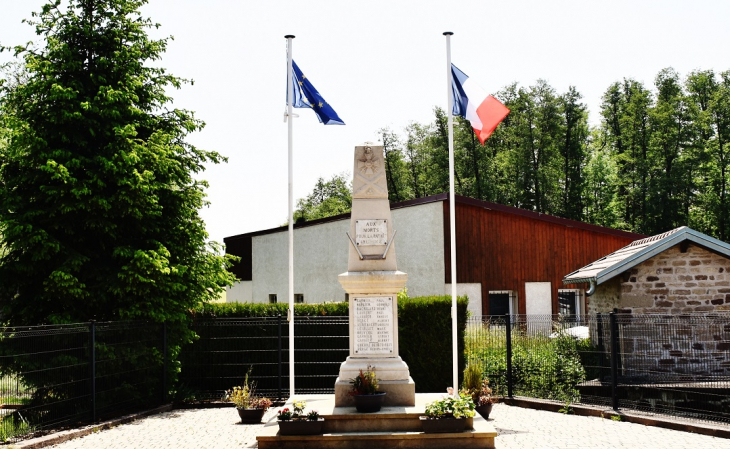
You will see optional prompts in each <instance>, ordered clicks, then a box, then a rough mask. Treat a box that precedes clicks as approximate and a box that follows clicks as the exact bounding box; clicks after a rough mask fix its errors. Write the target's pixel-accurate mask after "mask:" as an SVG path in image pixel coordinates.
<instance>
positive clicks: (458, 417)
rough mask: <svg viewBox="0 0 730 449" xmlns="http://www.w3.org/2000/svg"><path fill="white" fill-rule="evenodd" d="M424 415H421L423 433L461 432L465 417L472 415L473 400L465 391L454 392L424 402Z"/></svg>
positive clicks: (464, 425)
mask: <svg viewBox="0 0 730 449" xmlns="http://www.w3.org/2000/svg"><path fill="white" fill-rule="evenodd" d="M425 415H426V416H421V417H420V420H421V426H422V427H423V431H424V432H425V433H457V432H463V431H464V428H465V427H466V421H467V418H471V417H473V416H474V401H473V400H472V398H471V396H469V395H468V394H465V393H454V392H453V389H452V388H450V389H449V395H447V396H444V397H442V398H441V399H439V400H437V401H433V402H430V403H428V404H426V413H425Z"/></svg>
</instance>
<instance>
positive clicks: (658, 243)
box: [563, 226, 730, 285]
mask: <svg viewBox="0 0 730 449" xmlns="http://www.w3.org/2000/svg"><path fill="white" fill-rule="evenodd" d="M682 242H692V243H695V244H697V245H699V246H702V247H704V248H706V249H708V250H710V251H713V252H715V253H717V254H720V255H722V256H725V257H728V258H730V245H729V244H727V243H725V242H723V241H721V240H718V239H716V238H713V237H710V236H709V235H706V234H703V233H701V232H698V231H695V230H694V229H690V228H688V227H686V226H682V227H680V228H676V229H672V230H671V231H667V232H665V233H663V234H659V235H654V236H651V237H646V238H643V239H641V240H636V241H634V242H631V243H630V244H629V245H627V246H624V247H623V248H621V249H619V250H618V251H614V252H613V253H611V254H609V255H607V256H605V257H602V258H600V259H598V260H597V261H595V262H593V263H590V264H588V265H586V266H585V267H583V268H581V269H579V270H576V271H574V272H572V273H570V274H568V275H567V276H565V277H564V278H563V282H564V283H566V284H581V283H585V282H591V281H593V282H595V283H596V285H600V284H602V283H604V282H606V281H608V280H609V279H612V278H614V277H615V276H617V275H619V274H621V273H623V272H624V271H626V270H628V269H631V268H633V267H634V266H636V265H638V264H640V263H642V262H644V261H645V260H648V259H650V258H652V257H654V256H656V255H657V254H659V253H661V252H663V251H666V250H668V249H669V248H671V247H673V246H675V245H678V244H680V243H682Z"/></svg>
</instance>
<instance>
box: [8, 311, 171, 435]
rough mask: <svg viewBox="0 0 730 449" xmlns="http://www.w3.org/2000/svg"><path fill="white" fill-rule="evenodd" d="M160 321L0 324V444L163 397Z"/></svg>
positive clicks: (162, 328) (163, 349)
mask: <svg viewBox="0 0 730 449" xmlns="http://www.w3.org/2000/svg"><path fill="white" fill-rule="evenodd" d="M165 360H166V345H165V326H164V325H161V324H150V323H142V322H115V323H95V322H94V323H82V324H71V325H57V326H33V327H13V328H0V441H2V442H5V441H12V440H15V439H17V438H18V437H21V436H23V435H26V434H30V433H37V432H43V431H46V430H48V429H51V428H57V427H63V426H73V425H78V424H83V423H89V422H93V421H96V420H98V419H104V418H107V417H111V416H118V415H120V414H122V413H125V412H128V411H132V410H135V409H139V408H143V407H149V406H151V405H154V404H157V403H160V402H162V400H163V392H164V391H165V390H166V386H165V375H164V370H165V362H164V361H165Z"/></svg>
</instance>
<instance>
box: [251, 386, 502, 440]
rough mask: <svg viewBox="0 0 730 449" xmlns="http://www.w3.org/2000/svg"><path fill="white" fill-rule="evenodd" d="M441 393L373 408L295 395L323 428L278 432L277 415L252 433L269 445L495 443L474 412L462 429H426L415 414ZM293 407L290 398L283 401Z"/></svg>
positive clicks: (325, 397) (490, 427)
mask: <svg viewBox="0 0 730 449" xmlns="http://www.w3.org/2000/svg"><path fill="white" fill-rule="evenodd" d="M440 397H441V394H438V393H432V394H418V395H416V400H415V402H416V404H415V405H414V406H385V407H383V408H382V410H381V411H379V412H377V413H357V411H356V410H355V407H335V406H334V395H310V396H307V397H297V398H296V399H297V400H301V399H304V400H305V401H307V409H308V410H317V411H319V413H320V416H322V417H323V418H324V427H323V430H324V434H323V435H315V436H296V435H292V436H281V435H279V434H278V433H279V425H278V423H277V422H276V417H273V418H272V419H271V420H270V421H269V422H267V423H266V424H265V426H264V429H263V430H262V431H261V433H260V434H259V436H257V437H256V440H257V442H258V447H259V449H272V448H277V449H278V448H303V449H307V448H312V449H320V448H336V449H350V448H352V449H373V448H447V447H458V448H466V449H471V448H494V447H495V446H494V444H495V442H494V439H495V437H496V436H497V431H496V430H495V429H494V426H493V425H492V424H491V423H489V422H488V421H486V420H485V419H483V418H482V417H481V416H479V415H476V416H475V417H474V418H473V419H472V420H471V422H467V430H466V431H465V432H462V433H441V434H425V433H423V432H422V431H421V423H420V420H419V419H418V417H419V416H422V415H423V411H424V409H425V405H426V404H427V403H428V402H431V401H434V400H436V399H438V398H440ZM285 406H288V407H290V408H291V404H290V403H287V405H285Z"/></svg>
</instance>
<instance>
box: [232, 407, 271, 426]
mask: <svg viewBox="0 0 730 449" xmlns="http://www.w3.org/2000/svg"><path fill="white" fill-rule="evenodd" d="M236 411H238V416H240V417H241V424H258V423H260V422H261V419H262V418H263V417H264V413H266V410H264V409H262V408H237V409H236Z"/></svg>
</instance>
